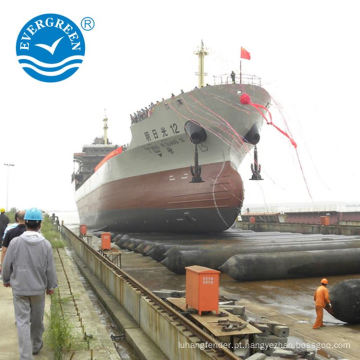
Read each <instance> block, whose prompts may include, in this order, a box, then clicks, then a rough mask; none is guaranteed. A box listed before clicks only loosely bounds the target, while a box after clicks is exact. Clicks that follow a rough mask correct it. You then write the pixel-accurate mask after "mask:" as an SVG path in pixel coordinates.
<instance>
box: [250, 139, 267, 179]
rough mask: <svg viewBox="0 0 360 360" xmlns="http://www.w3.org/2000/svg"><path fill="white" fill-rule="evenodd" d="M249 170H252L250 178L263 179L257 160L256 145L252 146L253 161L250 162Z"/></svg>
mask: <svg viewBox="0 0 360 360" xmlns="http://www.w3.org/2000/svg"><path fill="white" fill-rule="evenodd" d="M251 172H252V177H251V179H250V180H264V179H263V178H262V177H261V174H260V172H261V165H260V164H259V162H258V154H257V148H256V145H255V147H254V163H253V164H251Z"/></svg>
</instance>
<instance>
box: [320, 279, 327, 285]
mask: <svg viewBox="0 0 360 360" xmlns="http://www.w3.org/2000/svg"><path fill="white" fill-rule="evenodd" d="M321 283H322V284H326V285H327V284H328V283H329V282H328V279H325V278H324V279H322V280H321Z"/></svg>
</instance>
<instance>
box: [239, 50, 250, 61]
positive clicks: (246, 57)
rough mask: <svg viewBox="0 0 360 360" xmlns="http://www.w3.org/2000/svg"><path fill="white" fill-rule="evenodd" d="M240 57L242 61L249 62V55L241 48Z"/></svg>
mask: <svg viewBox="0 0 360 360" xmlns="http://www.w3.org/2000/svg"><path fill="white" fill-rule="evenodd" d="M240 57H241V58H242V59H247V60H250V53H249V52H248V51H247V50H245V49H244V48H243V47H242V48H241V55H240Z"/></svg>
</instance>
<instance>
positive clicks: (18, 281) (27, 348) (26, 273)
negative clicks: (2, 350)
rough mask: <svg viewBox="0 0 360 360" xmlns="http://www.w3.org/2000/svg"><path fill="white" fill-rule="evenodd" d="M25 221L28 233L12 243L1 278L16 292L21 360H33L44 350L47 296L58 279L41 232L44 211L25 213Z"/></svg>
mask: <svg viewBox="0 0 360 360" xmlns="http://www.w3.org/2000/svg"><path fill="white" fill-rule="evenodd" d="M24 220H25V228H26V231H25V232H24V233H23V234H22V235H20V236H18V237H16V238H14V239H13V240H12V241H11V242H10V244H9V247H8V249H7V252H6V256H5V259H4V263H3V268H2V277H3V283H4V286H5V287H10V286H11V288H12V292H13V302H14V309H15V318H16V326H17V329H18V337H19V353H20V359H32V355H36V354H38V353H39V351H40V350H41V348H42V346H43V341H42V335H43V332H44V323H43V319H44V307H45V292H46V294H48V295H51V294H52V293H53V292H54V288H55V287H57V277H56V271H55V266H54V260H53V254H52V248H51V245H50V242H49V241H48V240H46V239H45V238H44V236H43V235H41V233H40V232H39V230H40V228H41V222H42V220H43V215H42V212H41V210H39V209H36V208H32V209H29V210H26V212H25V216H24Z"/></svg>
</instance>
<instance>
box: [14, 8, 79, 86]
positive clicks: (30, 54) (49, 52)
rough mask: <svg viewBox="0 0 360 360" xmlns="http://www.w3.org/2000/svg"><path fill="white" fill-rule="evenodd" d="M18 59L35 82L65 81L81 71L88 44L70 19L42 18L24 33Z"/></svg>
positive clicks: (17, 46)
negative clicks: (86, 44)
mask: <svg viewBox="0 0 360 360" xmlns="http://www.w3.org/2000/svg"><path fill="white" fill-rule="evenodd" d="M16 55H17V58H18V61H19V63H20V65H21V67H22V68H23V69H24V71H25V72H26V73H27V74H28V75H30V76H31V77H33V78H34V79H36V80H40V81H44V82H57V81H62V80H65V79H67V78H68V77H70V76H71V75H73V74H74V73H75V72H76V71H77V70H78V68H79V66H80V64H81V63H82V61H83V58H84V55H85V41H84V37H83V35H82V33H81V31H80V29H79V28H78V27H77V26H76V25H75V24H74V23H73V22H72V21H71V20H70V19H68V18H67V17H65V16H62V15H58V14H44V15H39V16H36V17H34V18H33V19H31V20H30V21H28V22H27V23H26V24H25V26H24V27H23V28H22V29H21V31H20V33H19V36H18V38H17V41H16Z"/></svg>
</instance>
